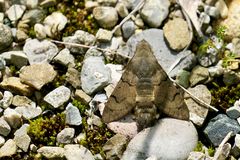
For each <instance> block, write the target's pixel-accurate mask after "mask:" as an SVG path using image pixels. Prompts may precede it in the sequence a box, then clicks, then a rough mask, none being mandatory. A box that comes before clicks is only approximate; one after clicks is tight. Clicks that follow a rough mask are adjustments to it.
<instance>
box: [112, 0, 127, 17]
mask: <svg viewBox="0 0 240 160" xmlns="http://www.w3.org/2000/svg"><path fill="white" fill-rule="evenodd" d="M115 8H116V10H117V12H118V15H119V16H120V17H121V18H124V17H126V16H127V15H128V14H129V12H128V9H127V7H126V6H125V5H124V3H122V2H118V3H117V5H116V7H115Z"/></svg>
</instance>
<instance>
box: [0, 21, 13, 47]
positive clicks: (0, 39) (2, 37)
mask: <svg viewBox="0 0 240 160" xmlns="http://www.w3.org/2000/svg"><path fill="white" fill-rule="evenodd" d="M12 41H13V35H12V31H11V28H10V27H8V26H7V25H4V24H2V23H0V51H1V50H3V49H6V48H7V47H9V46H10V45H11V43H12Z"/></svg>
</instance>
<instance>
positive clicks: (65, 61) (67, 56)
mask: <svg viewBox="0 0 240 160" xmlns="http://www.w3.org/2000/svg"><path fill="white" fill-rule="evenodd" d="M74 60H75V59H74V57H73V55H71V53H70V51H69V49H67V48H64V49H63V50H61V51H60V52H59V53H58V54H57V56H56V57H54V59H53V61H55V62H57V63H59V64H61V65H64V66H68V65H71V66H74V65H75V63H74Z"/></svg>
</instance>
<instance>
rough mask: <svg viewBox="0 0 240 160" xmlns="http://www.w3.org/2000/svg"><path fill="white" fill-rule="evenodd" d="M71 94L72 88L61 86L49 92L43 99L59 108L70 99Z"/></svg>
mask: <svg viewBox="0 0 240 160" xmlns="http://www.w3.org/2000/svg"><path fill="white" fill-rule="evenodd" d="M70 96H71V90H70V89H69V88H67V87H65V86H60V87H58V88H56V89H54V90H53V91H51V92H50V93H48V94H47V95H46V96H45V97H44V98H43V99H44V101H45V102H47V103H49V104H50V105H52V106H53V107H54V108H59V107H60V106H62V105H63V104H64V103H65V102H67V101H68V100H69V98H70Z"/></svg>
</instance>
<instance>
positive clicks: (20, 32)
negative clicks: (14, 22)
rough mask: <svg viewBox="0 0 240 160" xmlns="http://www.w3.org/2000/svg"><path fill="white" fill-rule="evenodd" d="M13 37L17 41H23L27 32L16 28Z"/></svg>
mask: <svg viewBox="0 0 240 160" xmlns="http://www.w3.org/2000/svg"><path fill="white" fill-rule="evenodd" d="M14 37H16V42H19V43H20V42H24V41H26V40H27V39H28V38H29V36H28V34H27V33H26V32H24V31H23V30H21V29H17V31H16V35H15V36H14Z"/></svg>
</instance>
